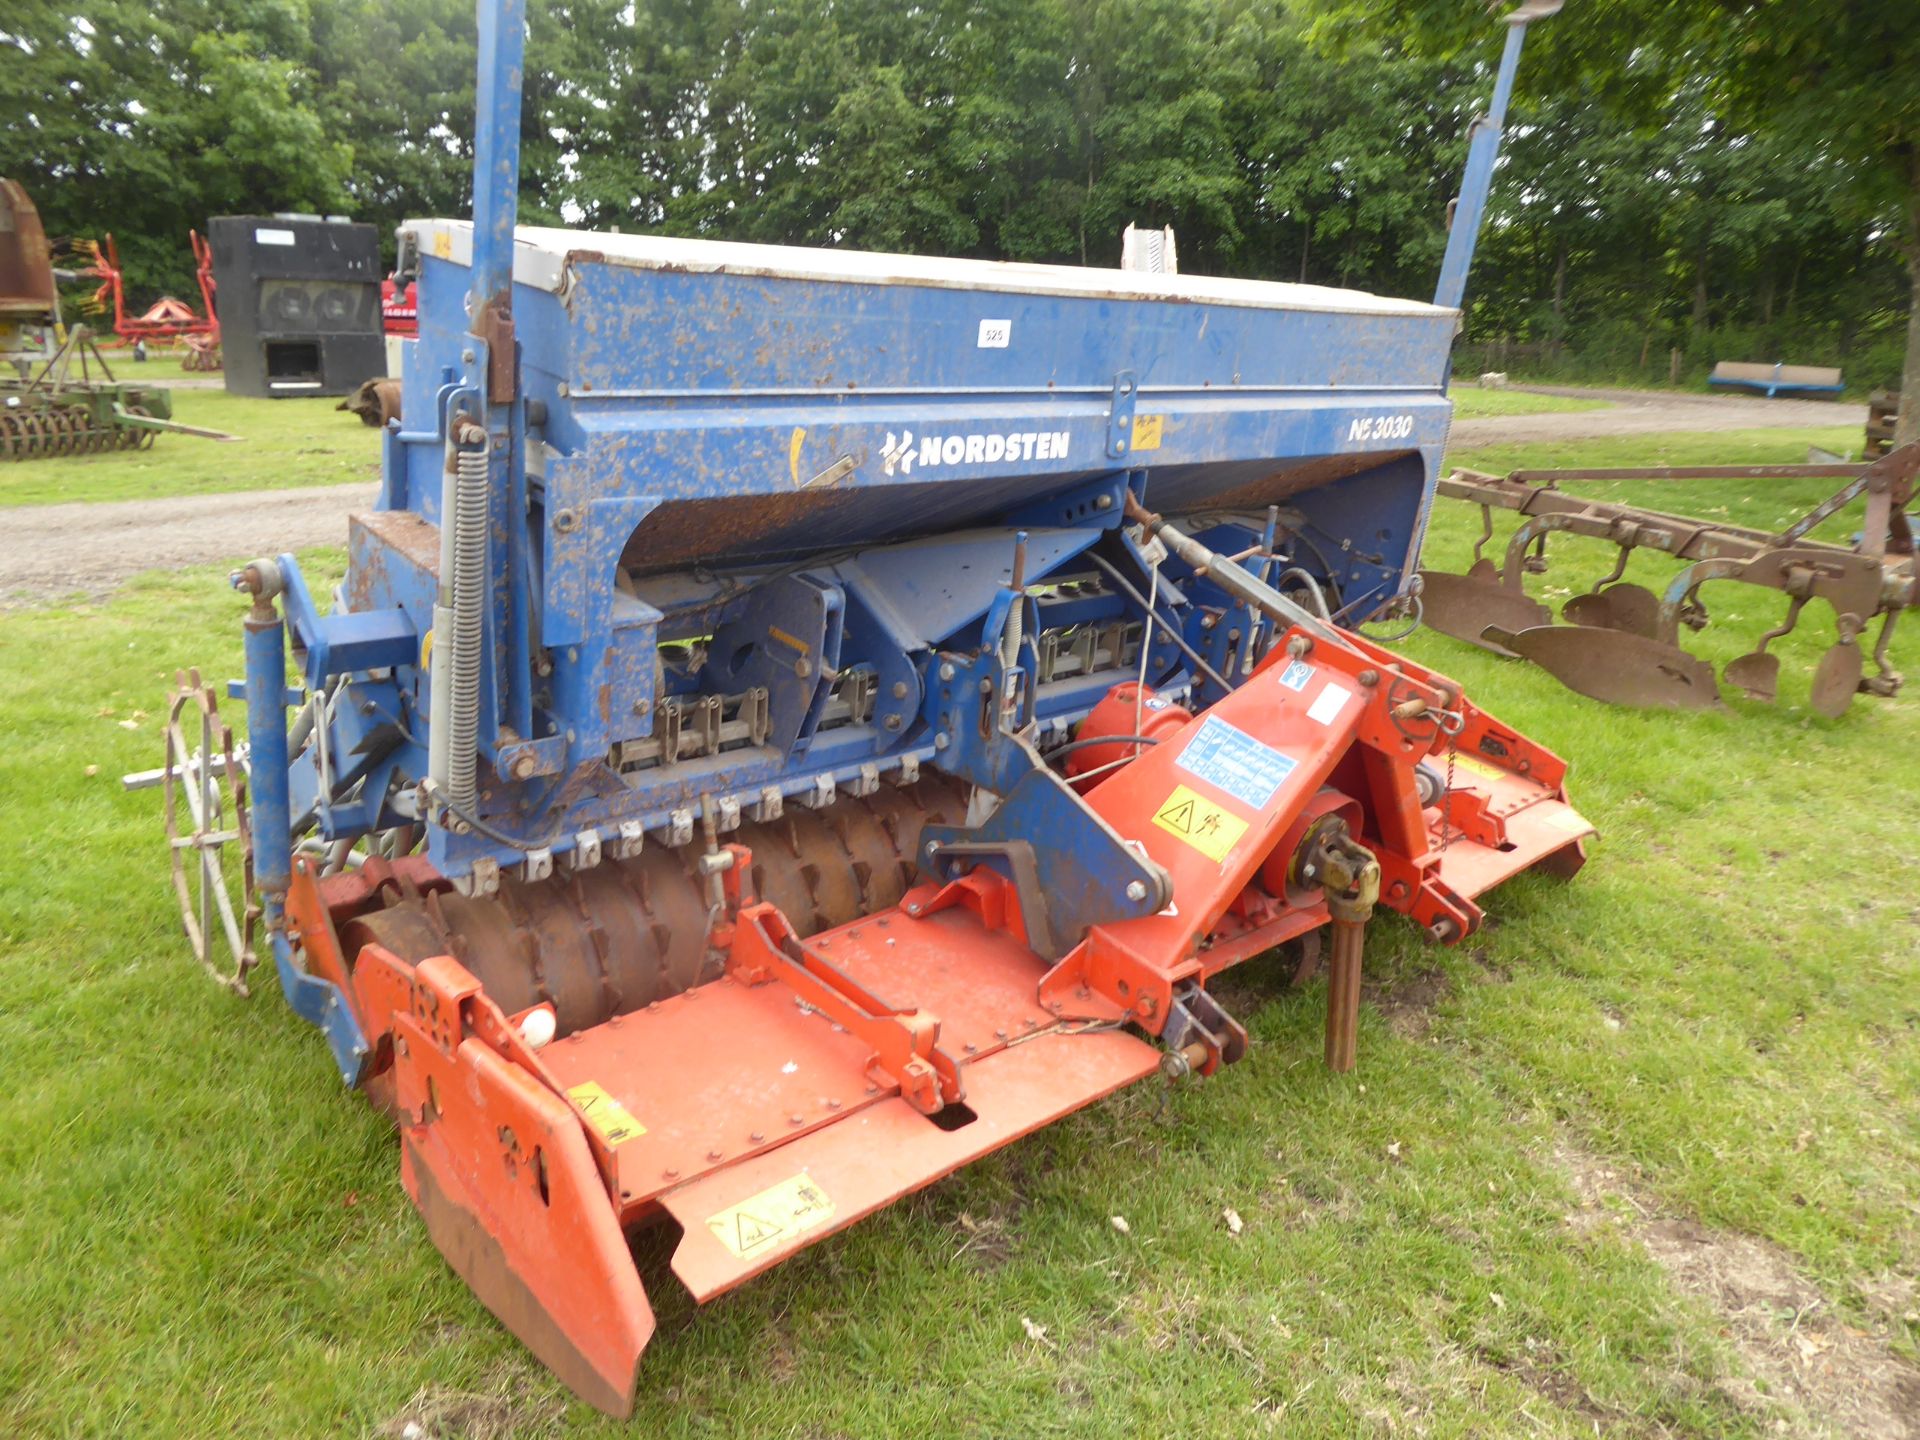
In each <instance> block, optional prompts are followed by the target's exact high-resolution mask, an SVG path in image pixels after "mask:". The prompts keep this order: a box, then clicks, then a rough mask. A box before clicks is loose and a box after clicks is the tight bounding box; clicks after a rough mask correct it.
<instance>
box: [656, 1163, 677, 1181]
mask: <svg viewBox="0 0 1920 1440" xmlns="http://www.w3.org/2000/svg"><path fill="white" fill-rule="evenodd" d="M660 1178H661V1179H662V1180H678V1179H679V1178H680V1172H679V1171H678V1170H675V1169H674V1168H673V1167H672V1166H668V1167H667V1168H666V1169H665V1170H662V1171H661V1172H660Z"/></svg>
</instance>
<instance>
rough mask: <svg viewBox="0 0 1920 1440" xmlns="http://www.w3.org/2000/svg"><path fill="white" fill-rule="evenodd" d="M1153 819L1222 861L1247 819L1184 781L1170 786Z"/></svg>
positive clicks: (1239, 835) (1241, 833) (1207, 855)
mask: <svg viewBox="0 0 1920 1440" xmlns="http://www.w3.org/2000/svg"><path fill="white" fill-rule="evenodd" d="M1153 823H1154V824H1156V825H1158V826H1159V827H1160V828H1161V829H1162V830H1165V831H1166V832H1167V833H1168V834H1169V835H1177V836H1179V837H1180V838H1181V839H1182V840H1184V841H1186V842H1187V844H1189V845H1191V846H1193V848H1194V849H1196V850H1198V851H1199V852H1200V853H1201V854H1202V855H1205V856H1206V857H1207V858H1208V859H1209V860H1218V861H1224V860H1225V859H1226V858H1227V856H1228V855H1230V854H1232V853H1233V847H1234V845H1235V844H1237V843H1238V842H1239V839H1240V837H1241V836H1242V835H1244V834H1246V833H1247V822H1246V821H1244V820H1242V819H1241V818H1240V817H1239V816H1238V815H1235V814H1234V813H1233V812H1232V811H1231V810H1228V809H1227V808H1226V807H1225V806H1223V805H1221V804H1220V803H1219V802H1218V801H1214V800H1209V799H1207V798H1206V796H1204V795H1201V794H1199V793H1197V792H1195V791H1193V790H1189V789H1188V788H1187V787H1186V786H1185V785H1176V786H1174V787H1173V793H1172V794H1171V795H1169V796H1167V798H1166V799H1165V800H1163V801H1162V802H1161V804H1160V808H1159V809H1157V810H1155V811H1154V812H1153Z"/></svg>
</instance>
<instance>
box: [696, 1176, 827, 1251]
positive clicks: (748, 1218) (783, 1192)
mask: <svg viewBox="0 0 1920 1440" xmlns="http://www.w3.org/2000/svg"><path fill="white" fill-rule="evenodd" d="M832 1218H833V1201H832V1200H831V1199H829V1198H828V1197H827V1192H826V1191H824V1190H822V1189H821V1188H820V1186H819V1185H818V1184H816V1183H815V1181H814V1179H813V1177H812V1176H810V1175H808V1174H807V1173H806V1172H805V1171H802V1172H801V1173H800V1174H798V1175H795V1176H793V1177H791V1178H790V1179H786V1180H782V1181H781V1182H780V1183H779V1184H778V1185H772V1186H769V1187H768V1188H767V1189H765V1190H762V1191H761V1192H760V1193H759V1194H758V1195H749V1196H748V1197H747V1198H746V1199H745V1200H742V1201H741V1202H740V1203H739V1204H738V1205H729V1206H728V1207H727V1208H726V1209H724V1210H720V1211H717V1212H715V1213H714V1214H712V1215H709V1216H708V1217H707V1228H708V1229H709V1230H711V1231H712V1232H713V1235H714V1238H715V1239H716V1240H718V1241H719V1242H720V1243H721V1244H722V1245H724V1246H726V1247H727V1249H729V1250H731V1251H732V1252H733V1254H734V1258H736V1259H739V1260H745V1259H746V1258H747V1257H748V1256H750V1255H756V1254H759V1253H760V1252H761V1251H764V1250H767V1249H769V1248H770V1247H773V1246H777V1245H778V1244H780V1243H781V1242H783V1241H785V1240H789V1239H791V1238H792V1237H794V1236H796V1235H799V1234H800V1233H802V1232H803V1231H807V1230H811V1229H813V1228H814V1227H816V1226H818V1225H822V1224H825V1223H826V1222H827V1221H828V1220H830V1219H832Z"/></svg>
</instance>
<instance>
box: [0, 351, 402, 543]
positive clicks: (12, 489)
mask: <svg viewBox="0 0 1920 1440" xmlns="http://www.w3.org/2000/svg"><path fill="white" fill-rule="evenodd" d="M108 363H109V364H111V365H113V367H114V375H115V377H116V378H119V377H120V376H121V375H122V374H123V373H124V374H125V375H128V376H132V377H134V378H145V376H144V375H143V373H142V372H145V371H150V370H151V369H152V367H153V366H155V365H158V364H160V363H161V362H159V361H149V362H148V363H147V365H145V366H140V365H134V364H133V363H131V362H130V361H129V362H126V363H125V364H124V365H123V364H121V363H119V362H117V361H116V360H113V359H109V362H108ZM337 404H339V401H338V400H336V399H329V398H324V397H322V398H303V399H288V400H253V399H247V398H244V397H241V396H235V395H229V394H227V392H226V391H224V390H188V389H176V390H175V391H174V392H173V418H174V419H176V420H178V421H179V422H180V423H181V424H183V425H199V426H202V427H204V428H206V429H209V430H221V431H224V432H226V433H227V434H229V435H238V436H239V437H240V439H239V440H237V441H231V442H229V441H220V440H204V439H201V438H199V437H198V436H194V435H166V434H162V435H160V436H157V437H156V438H155V440H154V442H153V448H152V449H150V450H131V451H127V450H121V451H109V452H107V453H105V454H101V455H71V456H62V457H58V458H53V459H46V460H28V461H21V462H19V463H15V464H8V463H5V462H0V508H4V507H6V506H10V505H55V504H59V503H61V502H63V501H70V500H157V499H161V498H162V497H165V496H170V495H203V494H211V493H213V492H216V491H227V490H283V489H292V488H294V487H296V486H306V485H345V484H349V483H351V482H353V481H356V480H369V479H372V478H374V477H376V476H378V475H379V473H380V433H379V432H378V431H377V430H374V429H371V428H369V427H368V426H366V425H363V424H361V423H360V418H359V417H358V416H356V415H346V414H342V413H340V412H339V411H336V410H335V409H334V408H333V407H334V406H335V405H337Z"/></svg>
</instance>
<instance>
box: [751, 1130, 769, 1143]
mask: <svg viewBox="0 0 1920 1440" xmlns="http://www.w3.org/2000/svg"><path fill="white" fill-rule="evenodd" d="M766 1138H767V1137H766V1136H764V1135H762V1134H761V1133H760V1132H759V1131H758V1130H754V1131H750V1132H749V1133H748V1135H747V1139H748V1140H750V1141H752V1142H753V1143H754V1144H755V1145H758V1144H759V1143H760V1142H761V1141H762V1140H764V1139H766Z"/></svg>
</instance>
